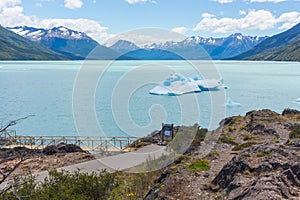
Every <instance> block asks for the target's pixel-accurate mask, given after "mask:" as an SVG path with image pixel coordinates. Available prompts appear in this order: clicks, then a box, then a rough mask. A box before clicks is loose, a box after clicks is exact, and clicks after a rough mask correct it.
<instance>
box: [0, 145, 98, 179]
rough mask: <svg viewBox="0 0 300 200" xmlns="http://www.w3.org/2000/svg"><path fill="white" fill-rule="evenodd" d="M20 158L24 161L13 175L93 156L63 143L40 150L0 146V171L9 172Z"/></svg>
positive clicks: (65, 164)
mask: <svg viewBox="0 0 300 200" xmlns="http://www.w3.org/2000/svg"><path fill="white" fill-rule="evenodd" d="M20 159H24V161H23V162H22V163H21V164H20V166H19V167H18V168H17V169H16V170H15V171H14V173H13V176H17V175H24V174H25V173H28V172H31V173H36V172H40V171H43V170H50V169H55V168H58V167H63V166H68V165H72V164H76V163H80V162H85V161H88V160H92V159H95V158H94V156H93V155H92V154H90V153H88V152H86V151H83V150H82V149H81V148H80V147H79V146H76V145H73V144H65V143H60V144H57V145H51V146H48V147H46V148H45V149H42V150H39V149H28V148H26V147H15V148H1V149H0V170H1V172H3V173H7V172H9V171H10V170H11V169H13V167H14V166H15V165H16V164H17V163H18V162H19V161H20ZM13 176H12V177H13Z"/></svg>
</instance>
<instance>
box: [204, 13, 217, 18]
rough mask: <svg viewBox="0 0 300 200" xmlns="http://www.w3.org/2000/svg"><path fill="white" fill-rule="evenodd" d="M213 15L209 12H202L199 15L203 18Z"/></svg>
mask: <svg viewBox="0 0 300 200" xmlns="http://www.w3.org/2000/svg"><path fill="white" fill-rule="evenodd" d="M214 16H215V15H213V14H210V13H203V14H202V15H201V17H203V18H212V17H214Z"/></svg>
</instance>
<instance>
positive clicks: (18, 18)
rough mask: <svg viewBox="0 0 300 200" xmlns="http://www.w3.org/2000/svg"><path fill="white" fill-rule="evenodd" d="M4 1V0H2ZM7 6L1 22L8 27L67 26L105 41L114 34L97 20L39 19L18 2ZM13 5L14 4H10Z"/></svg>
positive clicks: (0, 18)
mask: <svg viewBox="0 0 300 200" xmlns="http://www.w3.org/2000/svg"><path fill="white" fill-rule="evenodd" d="M1 3H2V0H1ZM6 5H7V7H4V8H3V9H2V12H0V24H1V25H2V26H6V27H13V26H32V27H41V28H53V27H57V26H65V27H68V28H70V29H73V30H77V31H81V32H85V33H86V34H87V35H89V36H90V37H92V38H93V39H95V40H97V41H98V42H101V41H104V40H106V39H108V38H110V37H112V36H113V35H112V34H108V33H107V31H108V28H107V27H103V26H101V24H100V23H99V22H97V21H95V20H90V19H83V18H79V19H55V18H51V19H39V18H37V17H35V16H27V15H25V14H24V13H23V7H21V6H17V5H16V4H6ZM8 5H12V6H8Z"/></svg>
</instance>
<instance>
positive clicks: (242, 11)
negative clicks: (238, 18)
mask: <svg viewBox="0 0 300 200" xmlns="http://www.w3.org/2000/svg"><path fill="white" fill-rule="evenodd" d="M239 14H240V15H246V14H247V12H246V11H244V10H240V11H239Z"/></svg>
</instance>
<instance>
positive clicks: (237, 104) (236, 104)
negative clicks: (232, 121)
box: [226, 98, 241, 108]
mask: <svg viewBox="0 0 300 200" xmlns="http://www.w3.org/2000/svg"><path fill="white" fill-rule="evenodd" d="M226 106H227V107H229V108H233V107H241V104H240V103H237V102H234V101H232V99H231V98H228V99H227V101H226Z"/></svg>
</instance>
